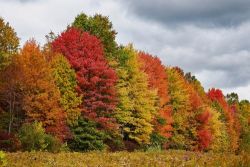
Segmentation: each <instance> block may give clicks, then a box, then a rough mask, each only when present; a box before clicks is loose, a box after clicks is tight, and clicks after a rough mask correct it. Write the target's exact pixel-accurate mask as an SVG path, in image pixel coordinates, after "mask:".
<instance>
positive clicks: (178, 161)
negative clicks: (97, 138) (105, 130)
mask: <svg viewBox="0 0 250 167" xmlns="http://www.w3.org/2000/svg"><path fill="white" fill-rule="evenodd" d="M6 157H7V161H8V165H7V166H8V167H140V166H142V167H168V166H171V167H185V166H187V167H189V166H190V167H193V166H195V167H200V166H207V167H213V166H215V167H227V166H229V167H231V166H232V167H234V166H235V167H236V166H237V167H238V166H241V167H250V155H249V154H242V155H233V154H229V153H225V154H215V153H196V152H187V151H177V150H169V151H158V152H157V151H152V152H115V153H109V152H88V153H75V152H72V153H67V152H65V153H64V152H62V153H57V154H53V153H48V152H16V153H7V156H6Z"/></svg>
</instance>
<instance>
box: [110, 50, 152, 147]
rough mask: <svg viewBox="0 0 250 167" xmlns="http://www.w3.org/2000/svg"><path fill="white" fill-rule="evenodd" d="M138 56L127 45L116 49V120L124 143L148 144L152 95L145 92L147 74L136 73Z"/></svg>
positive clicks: (138, 71) (150, 128) (146, 89)
mask: <svg viewBox="0 0 250 167" xmlns="http://www.w3.org/2000/svg"><path fill="white" fill-rule="evenodd" d="M138 60H139V57H138V53H137V52H136V51H135V50H134V49H133V48H132V46H127V47H124V48H121V49H120V53H119V68H118V69H117V75H118V77H119V80H118V83H117V90H118V97H119V99H120V101H119V104H118V107H117V110H116V115H115V117H116V119H117V121H118V122H119V123H120V124H121V131H122V135H123V138H124V140H134V141H136V142H137V143H139V144H143V143H144V144H148V143H149V142H150V135H151V133H152V131H153V125H152V119H153V117H154V115H155V114H156V111H157V106H156V98H157V95H156V92H155V91H151V90H149V89H148V83H147V75H146V74H145V73H144V72H143V71H141V70H140V68H141V64H140V63H139V61H138Z"/></svg>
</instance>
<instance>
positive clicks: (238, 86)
mask: <svg viewBox="0 0 250 167" xmlns="http://www.w3.org/2000/svg"><path fill="white" fill-rule="evenodd" d="M81 12H84V13H86V14H88V15H93V14H95V13H100V14H103V15H107V16H109V18H110V20H111V21H112V23H113V25H114V28H115V29H116V31H117V32H118V35H117V42H118V43H120V44H127V43H130V42H132V43H134V45H135V47H136V48H137V49H140V50H144V51H146V52H149V53H151V54H153V55H157V56H158V57H160V59H161V60H162V62H163V63H164V64H165V65H170V66H179V67H181V68H183V69H184V71H185V72H191V73H193V74H195V75H196V77H197V78H198V79H199V80H200V81H201V83H202V84H203V86H204V87H205V89H206V90H207V89H208V88H211V87H216V88H221V89H222V90H223V91H224V92H225V93H228V92H236V93H238V94H239V95H240V98H241V99H249V100H250V1H249V0H185V1H184V0H73V1H72V0H0V16H1V17H3V18H4V19H5V20H6V21H8V22H10V24H11V25H12V26H13V27H14V28H15V30H16V32H17V34H18V36H19V37H20V38H21V44H23V43H24V42H25V41H26V40H28V39H29V38H32V37H34V38H35V39H36V40H37V41H38V42H39V43H40V44H43V43H44V41H45V35H46V34H48V33H49V32H50V31H53V32H55V33H60V32H62V31H63V30H64V29H65V28H66V26H67V25H69V24H70V23H72V21H73V20H74V17H75V16H76V15H77V14H79V13H81Z"/></svg>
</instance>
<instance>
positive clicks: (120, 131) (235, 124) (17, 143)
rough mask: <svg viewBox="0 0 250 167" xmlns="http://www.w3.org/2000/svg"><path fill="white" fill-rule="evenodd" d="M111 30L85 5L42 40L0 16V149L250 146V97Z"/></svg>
mask: <svg viewBox="0 0 250 167" xmlns="http://www.w3.org/2000/svg"><path fill="white" fill-rule="evenodd" d="M116 34H117V32H116V31H115V30H114V28H113V25H112V23H111V22H110V20H109V18H108V17H106V16H102V15H100V14H96V15H93V16H88V15H86V14H84V13H81V14H79V15H78V16H76V17H75V20H74V21H73V22H72V23H71V24H70V25H68V26H67V27H65V30H64V31H63V32H61V33H60V34H54V33H53V32H51V33H49V34H48V35H46V39H47V42H46V44H44V45H42V46H40V45H39V44H38V43H37V42H36V41H35V39H30V40H28V41H27V42H26V43H25V44H24V45H23V46H20V44H19V38H18V37H17V34H16V32H15V30H14V29H13V28H12V27H11V25H9V23H8V22H7V21H5V20H4V19H3V18H0V150H3V151H6V152H16V151H47V152H52V153H58V152H62V151H65V150H67V151H72V152H87V151H97V150H100V151H101V150H104V151H109V152H116V151H136V150H144V151H145V150H185V151H194V152H212V153H233V154H239V153H242V152H246V153H249V152H250V102H249V101H248V100H239V97H238V95H237V94H236V93H234V92H232V93H230V94H227V95H225V94H223V92H222V91H221V90H220V89H217V88H210V89H209V90H208V91H205V90H204V88H203V86H202V85H201V83H200V82H199V80H197V78H196V77H195V76H194V75H192V74H191V73H190V72H187V73H185V72H184V71H183V70H182V69H181V68H179V67H171V66H167V65H164V64H163V63H162V62H161V60H160V59H159V58H158V57H157V56H155V55H151V54H150V53H146V52H144V51H141V50H137V49H136V48H134V46H133V44H132V43H131V44H129V45H127V46H123V45H120V44H118V43H117V42H116ZM167 55H168V53H166V56H167ZM183 56H185V55H183ZM232 77H233V76H232ZM2 153H3V152H2Z"/></svg>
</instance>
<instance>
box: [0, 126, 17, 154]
mask: <svg viewBox="0 0 250 167" xmlns="http://www.w3.org/2000/svg"><path fill="white" fill-rule="evenodd" d="M0 148H1V149H2V150H4V151H9V152H12V151H16V150H18V149H19V148H20V141H19V140H18V138H17V136H16V135H14V134H12V133H10V134H9V133H8V132H6V131H0Z"/></svg>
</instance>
